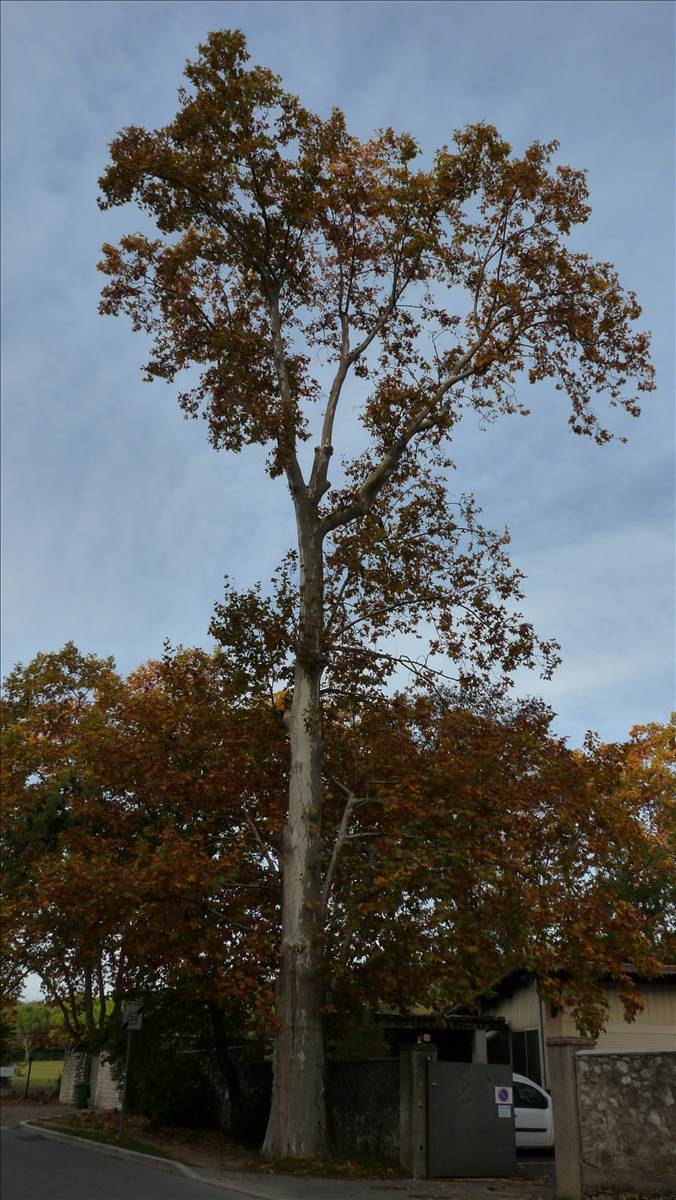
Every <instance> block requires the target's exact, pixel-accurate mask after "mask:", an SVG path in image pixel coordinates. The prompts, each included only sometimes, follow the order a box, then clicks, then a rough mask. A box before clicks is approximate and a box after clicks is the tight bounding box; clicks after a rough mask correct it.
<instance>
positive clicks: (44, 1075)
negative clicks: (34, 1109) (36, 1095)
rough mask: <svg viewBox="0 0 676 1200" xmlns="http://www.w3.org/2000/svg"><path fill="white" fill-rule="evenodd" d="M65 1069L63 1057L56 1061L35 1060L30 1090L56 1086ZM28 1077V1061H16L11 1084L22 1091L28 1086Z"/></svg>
mask: <svg viewBox="0 0 676 1200" xmlns="http://www.w3.org/2000/svg"><path fill="white" fill-rule="evenodd" d="M62 1071H63V1059H60V1060H56V1061H54V1062H41V1061H38V1062H34V1063H33V1066H32V1067H31V1081H30V1085H29V1090H30V1091H31V1092H32V1091H36V1092H37V1091H38V1090H40V1089H42V1088H44V1089H45V1091H47V1090H48V1089H49V1088H53V1087H55V1086H56V1081H57V1079H58V1078H59V1076H60V1075H61V1072H62ZM27 1078H28V1063H16V1064H15V1066H14V1074H13V1075H12V1078H11V1079H10V1084H11V1086H12V1087H13V1088H14V1091H15V1092H19V1093H20V1092H21V1091H22V1090H23V1089H24V1088H25V1087H26V1079H27Z"/></svg>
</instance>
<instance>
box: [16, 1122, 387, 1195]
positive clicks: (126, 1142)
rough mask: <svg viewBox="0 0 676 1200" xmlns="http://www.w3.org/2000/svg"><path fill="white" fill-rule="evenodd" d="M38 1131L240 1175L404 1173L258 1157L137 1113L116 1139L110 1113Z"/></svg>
mask: <svg viewBox="0 0 676 1200" xmlns="http://www.w3.org/2000/svg"><path fill="white" fill-rule="evenodd" d="M32 1124H34V1125H39V1126H41V1127H42V1128H44V1129H55V1130H58V1131H59V1132H60V1133H67V1134H70V1135H72V1136H73V1137H80V1138H83V1139H85V1140H89V1141H93V1142H100V1143H102V1144H103V1145H107V1146H120V1147H121V1148H123V1149H126V1150H136V1151H137V1152H138V1153H140V1154H153V1155H156V1156H157V1157H158V1158H166V1159H170V1160H173V1161H174V1162H180V1163H184V1164H185V1165H186V1166H192V1167H207V1168H212V1169H215V1170H221V1171H238V1172H239V1171H245V1172H251V1173H252V1174H254V1173H255V1174H258V1175H273V1174H280V1175H295V1176H299V1177H301V1178H306V1179H311V1178H313V1177H316V1178H318V1179H404V1178H407V1175H406V1172H405V1171H402V1169H401V1167H399V1166H398V1165H397V1164H396V1163H393V1162H391V1161H379V1160H376V1159H373V1158H369V1157H368V1156H364V1157H360V1156H355V1155H350V1156H342V1155H340V1156H338V1155H337V1156H336V1157H335V1158H330V1157H326V1158H312V1159H303V1160H300V1161H299V1160H298V1159H291V1158H278V1159H272V1160H270V1159H266V1158H261V1156H260V1154H258V1152H257V1151H256V1150H252V1149H251V1147H250V1146H249V1147H245V1146H241V1145H239V1144H238V1143H237V1142H233V1141H232V1139H231V1138H229V1137H228V1136H227V1134H225V1133H223V1132H221V1131H220V1130H216V1129H184V1128H162V1129H149V1128H148V1123H147V1121H146V1119H145V1118H144V1117H142V1116H140V1115H138V1114H135V1113H129V1114H128V1115H127V1116H125V1123H124V1128H123V1133H122V1137H118V1134H117V1128H118V1116H117V1114H115V1113H111V1112H97V1111H94V1112H91V1111H88V1112H78V1113H69V1114H67V1115H64V1116H61V1117H49V1118H46V1119H43V1120H40V1121H34V1122H32Z"/></svg>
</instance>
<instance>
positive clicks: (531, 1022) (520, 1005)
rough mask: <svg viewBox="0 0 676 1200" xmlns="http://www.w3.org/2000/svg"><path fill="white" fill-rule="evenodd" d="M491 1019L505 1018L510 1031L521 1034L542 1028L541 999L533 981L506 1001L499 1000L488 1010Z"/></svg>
mask: <svg viewBox="0 0 676 1200" xmlns="http://www.w3.org/2000/svg"><path fill="white" fill-rule="evenodd" d="M488 1015H489V1016H491V1017H504V1018H505V1019H506V1020H507V1021H509V1026H510V1029H513V1030H514V1032H515V1033H520V1032H521V1031H522V1030H524V1029H539V1028H540V999H539V996H538V992H537V987H536V986H535V980H534V979H531V980H530V981H529V983H527V984H526V986H525V987H522V988H519V990H518V991H516V992H515V993H514V995H513V996H510V997H509V998H508V999H505V1000H498V1001H496V1003H495V1004H493V1005H491V1007H490V1008H489V1009H488Z"/></svg>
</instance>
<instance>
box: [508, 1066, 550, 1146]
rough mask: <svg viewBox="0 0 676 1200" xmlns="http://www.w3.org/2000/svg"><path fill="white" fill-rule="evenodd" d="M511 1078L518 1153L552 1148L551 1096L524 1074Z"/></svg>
mask: <svg viewBox="0 0 676 1200" xmlns="http://www.w3.org/2000/svg"><path fill="white" fill-rule="evenodd" d="M513 1079H514V1127H515V1129H516V1148H517V1150H549V1149H551V1147H552V1146H553V1145H554V1121H553V1119H552V1098H551V1096H550V1095H549V1093H548V1092H546V1091H545V1090H544V1088H541V1087H540V1085H539V1084H537V1083H534V1082H533V1080H532V1079H526V1076H525V1075H514V1076H513Z"/></svg>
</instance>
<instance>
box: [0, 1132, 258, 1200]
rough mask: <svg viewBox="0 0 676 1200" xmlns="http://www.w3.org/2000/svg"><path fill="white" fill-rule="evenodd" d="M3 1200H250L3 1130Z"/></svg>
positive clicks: (149, 1167) (145, 1166)
mask: <svg viewBox="0 0 676 1200" xmlns="http://www.w3.org/2000/svg"><path fill="white" fill-rule="evenodd" d="M0 1137H1V1138H2V1188H1V1194H2V1200H218V1198H219V1197H221V1200H246V1198H245V1197H244V1196H243V1195H242V1193H241V1192H231V1191H226V1190H225V1189H224V1188H215V1187H210V1186H209V1184H205V1183H198V1182H197V1181H196V1180H191V1179H186V1178H184V1177H183V1176H181V1175H176V1174H173V1173H172V1172H170V1171H168V1170H166V1169H165V1168H163V1167H162V1166H160V1165H159V1164H158V1163H144V1162H139V1161H138V1159H137V1160H134V1161H129V1160H127V1159H123V1158H114V1157H113V1156H112V1155H107V1154H102V1153H100V1152H96V1151H92V1150H89V1149H87V1148H86V1147H80V1146H78V1145H77V1144H73V1143H70V1144H66V1143H65V1142H57V1141H54V1140H52V1139H51V1138H45V1137H41V1135H40V1133H39V1132H38V1131H37V1130H28V1129H20V1130H17V1129H8V1128H4V1127H3V1129H2V1134H0Z"/></svg>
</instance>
